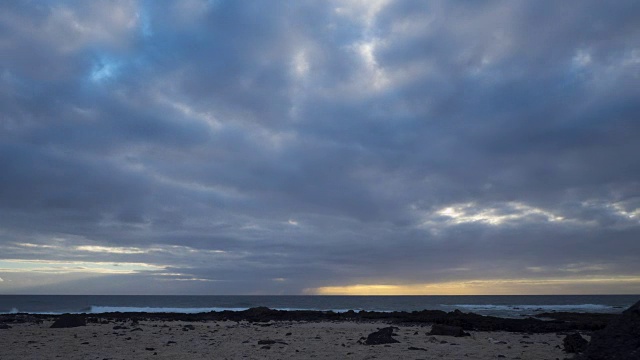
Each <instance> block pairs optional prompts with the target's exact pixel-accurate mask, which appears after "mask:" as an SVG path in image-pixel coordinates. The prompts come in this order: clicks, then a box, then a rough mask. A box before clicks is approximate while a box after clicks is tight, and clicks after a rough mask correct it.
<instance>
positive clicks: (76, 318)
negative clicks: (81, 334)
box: [51, 314, 87, 328]
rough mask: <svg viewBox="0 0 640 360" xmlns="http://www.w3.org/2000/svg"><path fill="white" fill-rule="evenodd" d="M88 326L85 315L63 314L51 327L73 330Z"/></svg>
mask: <svg viewBox="0 0 640 360" xmlns="http://www.w3.org/2000/svg"><path fill="white" fill-rule="evenodd" d="M78 326H87V321H86V319H85V317H84V316H83V315H77V314H63V315H60V317H59V318H58V319H57V320H56V321H55V322H54V323H53V324H52V325H51V328H73V327H78Z"/></svg>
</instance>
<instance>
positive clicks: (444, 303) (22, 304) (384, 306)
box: [0, 295, 640, 317]
mask: <svg viewBox="0 0 640 360" xmlns="http://www.w3.org/2000/svg"><path fill="white" fill-rule="evenodd" d="M638 300H640V295H499V296H498V295H482V296H476V295H473V296H471V295H470V296H307V295H300V296H188V295H185V296H166V295H149V296H146V295H140V296H130V295H0V313H5V314H6V313H33V314H62V313H105V312H176V313H201V312H209V311H222V310H234V311H239V310H246V309H248V308H251V307H257V306H266V307H268V308H271V309H279V310H320V311H334V312H344V311H348V310H355V311H360V310H366V311H383V312H391V311H409V312H410V311H420V310H443V311H453V310H456V309H457V310H460V311H463V312H473V313H477V314H481V315H492V316H500V317H522V316H530V315H534V314H537V313H541V312H554V311H568V312H588V313H620V312H622V311H623V310H624V309H626V308H627V307H629V306H631V305H633V304H634V303H635V302H637V301H638Z"/></svg>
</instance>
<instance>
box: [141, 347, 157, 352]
mask: <svg viewBox="0 0 640 360" xmlns="http://www.w3.org/2000/svg"><path fill="white" fill-rule="evenodd" d="M144 349H145V350H147V351H153V350H155V348H152V347H148V348H144Z"/></svg>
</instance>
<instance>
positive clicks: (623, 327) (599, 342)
mask: <svg viewBox="0 0 640 360" xmlns="http://www.w3.org/2000/svg"><path fill="white" fill-rule="evenodd" d="M579 359H581V360H596V359H598V360H613V359H629V360H632V359H640V301H638V302H637V303H635V304H634V305H633V306H631V307H630V308H629V309H627V310H625V311H623V312H622V315H620V316H619V317H618V318H616V319H614V320H612V321H611V322H610V323H609V325H607V327H606V328H604V329H603V330H601V331H599V332H596V333H594V334H593V336H592V337H591V342H590V343H589V345H588V346H587V349H586V350H585V352H584V354H583V355H582V356H581V357H579Z"/></svg>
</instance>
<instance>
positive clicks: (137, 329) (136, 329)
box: [131, 328, 143, 332]
mask: <svg viewBox="0 0 640 360" xmlns="http://www.w3.org/2000/svg"><path fill="white" fill-rule="evenodd" d="M134 331H143V330H142V329H140V328H135V329H133V330H131V332H134Z"/></svg>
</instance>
